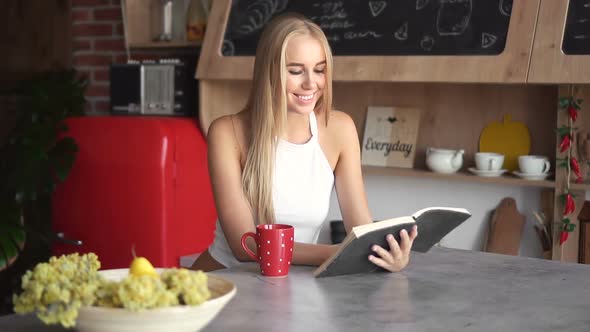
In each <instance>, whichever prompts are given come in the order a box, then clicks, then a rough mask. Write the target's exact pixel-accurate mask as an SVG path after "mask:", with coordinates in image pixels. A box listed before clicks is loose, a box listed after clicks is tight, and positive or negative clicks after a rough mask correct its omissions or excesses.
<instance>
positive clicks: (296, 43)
mask: <svg viewBox="0 0 590 332" xmlns="http://www.w3.org/2000/svg"><path fill="white" fill-rule="evenodd" d="M286 51H287V53H286V60H287V61H286V63H287V68H286V70H287V111H289V112H296V113H301V114H309V113H310V112H313V110H314V108H315V105H316V103H317V101H318V99H319V98H320V97H321V96H322V92H323V89H324V86H325V84H326V78H325V70H326V54H325V53H324V48H323V47H322V44H321V43H320V42H319V41H318V40H317V39H315V38H313V37H312V36H309V35H298V36H295V37H293V38H291V40H290V41H289V44H287V50H286Z"/></svg>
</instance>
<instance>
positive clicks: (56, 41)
mask: <svg viewBox="0 0 590 332" xmlns="http://www.w3.org/2000/svg"><path fill="white" fill-rule="evenodd" d="M70 1H71V0H43V1H39V0H1V1H0V31H2V32H3V34H2V38H0V50H1V51H0V95H2V94H8V93H10V92H11V91H12V90H13V89H14V88H15V87H16V86H17V85H18V82H19V81H21V80H23V79H27V78H29V77H31V76H32V75H34V74H35V73H38V72H41V71H45V70H49V69H52V68H63V67H67V66H69V64H70V58H71V32H70V31H71V2H70ZM15 114H16V113H15V105H14V99H13V98H12V97H6V96H5V97H0V144H2V142H3V141H4V137H5V136H6V134H7V132H8V130H10V128H12V126H13V124H14V117H15Z"/></svg>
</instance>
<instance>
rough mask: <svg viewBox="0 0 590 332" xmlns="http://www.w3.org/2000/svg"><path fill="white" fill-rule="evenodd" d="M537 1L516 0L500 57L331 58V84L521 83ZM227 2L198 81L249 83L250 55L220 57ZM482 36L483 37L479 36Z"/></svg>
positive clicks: (222, 1)
mask: <svg viewBox="0 0 590 332" xmlns="http://www.w3.org/2000/svg"><path fill="white" fill-rule="evenodd" d="M539 4H540V0H526V1H523V0H516V1H514V6H513V8H512V14H511V16H510V24H509V29H508V35H507V37H506V45H505V48H504V51H503V52H501V53H500V54H499V55H477V56H474V55H465V56H463V55H462V56H448V55H446V56H430V55H428V56H335V57H334V67H335V68H336V70H335V72H334V80H335V81H372V82H478V83H524V82H526V76H527V68H528V64H529V59H530V54H531V44H532V39H533V36H534V28H535V21H536V17H537V11H538V8H539ZM230 9H231V0H216V1H215V2H214V4H213V8H212V10H211V15H210V18H209V22H210V24H209V28H208V31H207V38H206V39H205V43H204V45H203V49H204V51H203V52H202V54H201V60H200V63H199V70H198V73H197V77H198V78H199V79H231V80H236V79H237V80H247V79H251V75H252V68H253V63H254V60H253V57H252V56H229V57H228V56H222V54H221V49H222V46H223V42H224V34H225V31H226V29H225V28H226V24H227V22H228V16H229V14H230ZM482 38H483V36H482Z"/></svg>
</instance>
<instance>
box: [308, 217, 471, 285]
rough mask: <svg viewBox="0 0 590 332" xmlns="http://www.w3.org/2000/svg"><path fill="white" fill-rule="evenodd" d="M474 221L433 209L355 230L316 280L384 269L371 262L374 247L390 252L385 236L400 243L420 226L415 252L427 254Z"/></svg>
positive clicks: (319, 270) (414, 247) (330, 258)
mask: <svg viewBox="0 0 590 332" xmlns="http://www.w3.org/2000/svg"><path fill="white" fill-rule="evenodd" d="M469 217H471V213H469V211H467V210H465V209H460V208H448V207H430V208H426V209H422V210H420V211H418V212H416V213H414V214H413V215H411V216H403V217H398V218H393V219H387V220H382V221H378V222H375V223H371V224H366V225H361V226H356V227H354V228H353V229H352V230H351V232H350V234H348V235H347V236H346V237H345V238H344V240H343V241H342V243H341V245H340V248H339V249H338V251H336V252H335V253H334V254H333V255H332V256H330V257H329V258H328V259H326V261H325V262H324V263H322V265H320V266H319V267H318V268H317V269H316V270H315V271H314V273H313V275H314V276H315V277H332V276H338V275H343V274H355V273H366V272H372V271H376V270H379V269H380V268H379V267H378V266H377V265H375V264H373V263H371V262H370V261H369V259H368V257H369V255H370V254H372V253H373V251H372V250H371V246H372V245H374V244H377V245H380V246H381V247H383V248H385V249H389V245H388V244H387V240H385V236H386V235H387V234H393V236H394V237H395V239H396V241H398V242H399V241H400V235H399V232H400V231H401V230H402V229H405V230H406V231H408V232H410V231H411V230H412V227H413V225H417V226H418V237H416V239H414V243H413V245H412V251H418V252H427V251H428V250H430V248H432V246H434V245H435V244H436V243H438V242H439V241H440V240H441V239H442V238H443V237H445V236H446V235H447V234H448V233H450V232H451V231H452V230H453V229H455V228H456V227H457V226H459V225H460V224H462V223H463V222H464V221H465V220H467V219H469Z"/></svg>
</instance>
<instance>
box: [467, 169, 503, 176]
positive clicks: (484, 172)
mask: <svg viewBox="0 0 590 332" xmlns="http://www.w3.org/2000/svg"><path fill="white" fill-rule="evenodd" d="M469 171H470V172H471V173H473V174H475V175H477V176H485V177H496V176H500V175H502V174H504V173H505V172H506V171H507V170H505V169H498V170H494V171H487V170H480V169H477V168H475V167H469Z"/></svg>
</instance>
